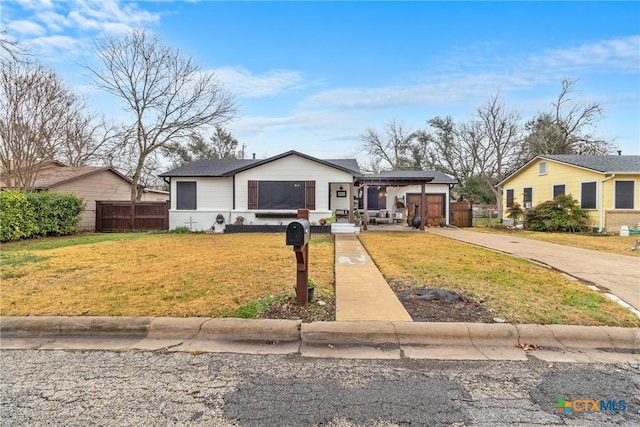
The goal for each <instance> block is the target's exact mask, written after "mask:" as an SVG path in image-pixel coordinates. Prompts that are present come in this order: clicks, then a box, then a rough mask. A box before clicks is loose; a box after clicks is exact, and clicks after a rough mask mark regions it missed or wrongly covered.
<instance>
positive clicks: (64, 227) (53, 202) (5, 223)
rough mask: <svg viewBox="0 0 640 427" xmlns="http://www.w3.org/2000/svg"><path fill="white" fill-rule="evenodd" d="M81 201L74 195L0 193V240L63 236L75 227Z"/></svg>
mask: <svg viewBox="0 0 640 427" xmlns="http://www.w3.org/2000/svg"><path fill="white" fill-rule="evenodd" d="M83 208H84V200H83V199H82V198H81V197H78V196H75V195H73V194H64V193H48V192H43V193H29V194H24V193H22V192H20V191H14V190H11V191H3V192H1V193H0V240H2V241H3V242H10V241H13V240H20V239H26V238H29V237H44V236H62V235H65V234H71V233H73V232H74V231H76V230H77V228H78V223H79V222H80V214H81V213H82V209H83Z"/></svg>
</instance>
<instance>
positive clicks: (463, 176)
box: [414, 116, 476, 184]
mask: <svg viewBox="0 0 640 427" xmlns="http://www.w3.org/2000/svg"><path fill="white" fill-rule="evenodd" d="M427 124H428V125H429V127H430V129H429V130H420V131H418V138H417V140H418V144H417V145H416V148H415V149H414V153H416V151H417V150H419V153H420V154H417V153H416V154H415V155H414V157H415V158H419V160H418V162H419V163H420V165H421V169H434V170H438V171H440V172H444V173H446V174H447V175H450V176H452V177H454V178H455V179H456V181H458V182H459V183H461V184H463V183H464V182H465V181H466V180H467V178H468V177H469V176H471V175H473V174H474V172H475V171H476V167H475V157H474V156H472V155H470V153H469V150H468V147H467V146H465V145H464V144H462V141H461V139H460V125H457V124H456V123H455V122H454V121H453V119H452V118H451V117H450V116H447V117H444V118H442V117H439V116H436V117H434V118H432V119H429V120H427Z"/></svg>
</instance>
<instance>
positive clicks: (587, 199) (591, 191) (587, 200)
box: [580, 182, 596, 209]
mask: <svg viewBox="0 0 640 427" xmlns="http://www.w3.org/2000/svg"><path fill="white" fill-rule="evenodd" d="M580 207H581V208H582V209H595V208H596V183H595V182H583V183H582V186H581V191H580Z"/></svg>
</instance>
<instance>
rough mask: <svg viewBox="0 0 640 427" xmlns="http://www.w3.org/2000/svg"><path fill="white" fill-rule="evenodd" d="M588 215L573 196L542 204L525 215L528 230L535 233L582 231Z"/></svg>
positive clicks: (557, 198)
mask: <svg viewBox="0 0 640 427" xmlns="http://www.w3.org/2000/svg"><path fill="white" fill-rule="evenodd" d="M587 219H588V214H587V212H586V211H584V210H583V209H581V208H580V205H579V203H578V201H577V200H576V199H574V198H573V197H572V196H570V195H569V196H558V197H556V198H555V199H554V200H548V201H546V202H542V203H540V204H539V205H537V206H536V207H534V208H533V209H531V210H530V211H528V212H527V213H526V214H525V222H526V224H527V228H529V229H530V230H533V231H570V232H578V231H581V230H582V229H583V228H584V227H586V225H587Z"/></svg>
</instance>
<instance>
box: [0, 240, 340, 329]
mask: <svg viewBox="0 0 640 427" xmlns="http://www.w3.org/2000/svg"><path fill="white" fill-rule="evenodd" d="M309 252H310V256H309V258H310V272H311V274H310V277H312V278H313V280H314V281H315V282H316V284H317V286H318V288H319V289H317V290H316V292H317V291H320V292H319V293H320V294H321V295H329V296H330V295H333V294H334V273H333V271H334V253H333V236H332V235H317V236H314V237H313V239H312V241H311V245H310V247H309ZM0 256H1V257H2V283H1V285H0V291H1V295H2V298H1V300H0V314H2V315H5V316H7V315H8V316H17V315H23V316H24V315H37V316H44V315H52V316H63V315H64V316H78V315H87V316H102V315H106V316H176V317H182V316H209V317H221V316H236V315H238V316H245V315H249V316H250V315H251V314H252V312H253V311H254V310H255V309H254V307H256V306H257V302H258V301H262V305H264V301H267V300H269V299H270V298H274V299H278V298H280V299H281V298H282V295H284V294H288V295H293V294H295V291H294V290H293V289H292V286H293V285H294V284H295V282H296V260H295V254H294V252H293V249H292V248H291V247H289V246H286V245H285V240H284V235H282V234H258V233H246V234H94V235H86V236H79V237H68V238H56V239H43V240H32V241H24V242H16V243H11V244H5V245H3V247H2V252H1V253H0Z"/></svg>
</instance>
